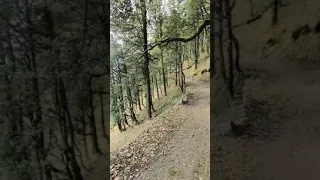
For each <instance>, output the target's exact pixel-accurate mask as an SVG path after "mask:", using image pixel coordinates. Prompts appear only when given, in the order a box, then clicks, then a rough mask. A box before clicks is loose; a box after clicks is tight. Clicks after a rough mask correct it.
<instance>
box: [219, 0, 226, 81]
mask: <svg viewBox="0 0 320 180" xmlns="http://www.w3.org/2000/svg"><path fill="white" fill-rule="evenodd" d="M219 5H220V7H219V8H220V12H221V15H222V16H224V11H223V2H222V0H219ZM218 40H219V51H220V73H221V76H222V78H223V79H224V80H225V81H227V75H226V68H225V63H224V46H223V18H222V17H220V18H219V36H218Z"/></svg>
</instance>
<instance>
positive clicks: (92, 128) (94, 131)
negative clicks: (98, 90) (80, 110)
mask: <svg viewBox="0 0 320 180" xmlns="http://www.w3.org/2000/svg"><path fill="white" fill-rule="evenodd" d="M91 80H92V79H91V77H90V78H89V80H88V88H89V97H90V106H89V109H90V131H91V132H90V133H91V138H92V148H93V153H94V154H96V153H97V154H102V152H101V150H100V147H99V143H98V135H97V127H96V122H95V119H96V118H95V113H94V105H93V99H94V95H93V91H92V85H91Z"/></svg>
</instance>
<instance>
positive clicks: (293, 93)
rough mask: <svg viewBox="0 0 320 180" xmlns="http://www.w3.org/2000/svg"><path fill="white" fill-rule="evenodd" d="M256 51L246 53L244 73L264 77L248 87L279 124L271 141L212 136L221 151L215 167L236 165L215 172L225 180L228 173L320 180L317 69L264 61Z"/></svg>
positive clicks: (255, 179) (269, 179) (257, 179)
mask: <svg viewBox="0 0 320 180" xmlns="http://www.w3.org/2000/svg"><path fill="white" fill-rule="evenodd" d="M252 52H254V51H251V52H248V51H243V52H242V55H243V57H244V58H242V59H243V62H242V64H243V68H245V69H247V70H248V69H255V70H256V71H258V73H257V74H260V75H259V76H258V77H255V78H253V79H251V80H250V81H251V85H247V86H248V87H247V88H248V89H250V92H251V93H252V92H253V93H252V94H253V95H252V94H250V96H255V97H254V98H260V99H264V100H265V101H266V102H267V104H268V110H269V111H270V112H269V114H271V113H274V112H276V111H278V113H276V114H278V115H277V116H276V117H274V119H276V122H277V124H274V125H272V126H270V127H269V128H270V129H271V134H270V135H268V138H266V139H243V138H242V139H240V138H239V139H231V138H219V137H218V134H215V135H213V137H212V138H213V139H215V141H216V142H215V143H216V144H217V146H219V147H217V148H219V150H220V152H218V150H214V152H211V154H213V156H215V157H216V158H218V160H216V161H215V162H218V163H219V162H220V163H219V165H220V166H227V165H231V168H229V169H228V170H223V168H221V167H219V165H217V167H216V169H215V170H216V171H215V172H214V173H215V174H216V175H217V177H220V178H221V179H223V178H224V177H226V176H223V175H221V173H222V172H224V173H226V172H227V173H228V174H229V175H228V176H229V177H227V178H229V179H247V180H283V179H291V180H301V179H308V180H316V179H319V177H320V166H319V162H320V154H319V153H318V152H319V150H320V141H319V138H320V96H319V92H320V74H319V71H318V69H317V68H316V67H312V65H311V66H304V67H302V66H301V65H297V64H294V63H292V62H289V61H287V60H282V59H267V60H261V59H259V56H258V55H257V54H255V53H252ZM256 52H258V51H256ZM258 82H259V83H258ZM258 94H259V95H260V96H261V97H258ZM262 95H263V96H262ZM247 96H249V95H248V94H247ZM284 99H285V100H284ZM279 107H281V108H279ZM229 120H230V119H229ZM257 120H258V119H257ZM269 121H271V118H269ZM271 137H272V138H271ZM221 149H222V150H221ZM221 151H222V152H221ZM228 151H229V152H228ZM225 152H227V153H225ZM220 178H217V179H220Z"/></svg>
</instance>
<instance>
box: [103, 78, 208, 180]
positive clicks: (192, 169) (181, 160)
mask: <svg viewBox="0 0 320 180" xmlns="http://www.w3.org/2000/svg"><path fill="white" fill-rule="evenodd" d="M186 84H187V93H188V103H187V104H185V105H182V104H181V99H180V98H178V99H177V100H176V101H174V104H173V105H172V106H173V107H172V106H171V107H169V108H168V109H167V110H165V111H164V112H163V113H161V114H160V115H159V116H157V117H154V118H153V119H151V120H147V121H146V122H144V123H143V124H141V125H139V127H138V128H132V130H131V131H130V132H129V133H130V134H126V136H129V135H131V134H135V135H134V136H131V137H130V138H123V140H125V142H124V143H123V144H122V145H120V144H119V141H118V140H116V139H115V140H112V141H111V156H113V155H115V154H117V157H118V158H116V160H115V161H117V162H115V163H111V179H117V180H122V179H139V180H147V179H150V180H151V179H152V180H157V179H159V180H171V179H174V180H176V179H184V180H189V179H190V180H194V179H203V180H204V179H206V180H208V179H209V173H210V164H209V162H210V158H209V154H210V153H209V152H210V144H209V143H208V142H209V141H210V139H209V138H210V135H209V134H210V84H209V82H205V81H198V80H192V79H191V78H186ZM140 126H143V127H142V128H141V129H140ZM111 137H112V138H113V136H112V135H111ZM119 154H120V155H119ZM121 154H125V155H124V156H122V155H121ZM127 154H130V156H126V155H127ZM131 154H132V155H131ZM131 158H132V159H131ZM132 161H134V162H137V163H134V164H131V162H132ZM119 162H122V163H119ZM119 164H126V165H124V166H125V167H123V169H124V170H118V169H117V168H115V167H117V166H119ZM137 164H138V166H137ZM134 168H135V169H134ZM116 169H117V170H116ZM115 174H116V175H115ZM100 177H101V176H100Z"/></svg>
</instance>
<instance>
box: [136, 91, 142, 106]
mask: <svg viewBox="0 0 320 180" xmlns="http://www.w3.org/2000/svg"><path fill="white" fill-rule="evenodd" d="M137 88H138V90H137V97H136V98H137V101H138V108H139V110H140V111H142V107H141V101H140V89H139V87H137Z"/></svg>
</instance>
